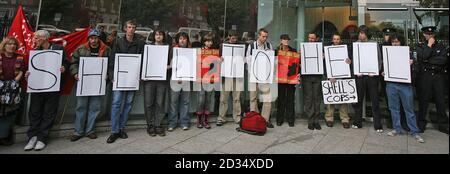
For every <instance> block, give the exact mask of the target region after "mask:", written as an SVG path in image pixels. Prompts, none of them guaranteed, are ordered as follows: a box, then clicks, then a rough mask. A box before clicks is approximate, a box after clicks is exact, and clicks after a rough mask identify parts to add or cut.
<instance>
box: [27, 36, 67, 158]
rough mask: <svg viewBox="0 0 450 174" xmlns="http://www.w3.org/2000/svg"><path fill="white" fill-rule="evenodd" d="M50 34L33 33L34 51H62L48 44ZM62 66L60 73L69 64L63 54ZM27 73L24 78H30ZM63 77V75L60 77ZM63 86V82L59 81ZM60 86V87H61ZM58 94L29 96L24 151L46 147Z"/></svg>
mask: <svg viewBox="0 0 450 174" xmlns="http://www.w3.org/2000/svg"><path fill="white" fill-rule="evenodd" d="M49 38H50V33H48V32H47V31H45V30H39V31H37V32H36V33H34V37H33V42H34V44H35V46H36V49H35V50H64V48H63V46H61V45H57V44H51V43H50V42H49ZM62 59H63V61H62V62H63V66H61V68H60V71H61V73H65V72H66V70H68V69H69V63H68V61H67V58H66V55H65V54H63V56H62ZM30 75H31V74H30V72H29V71H28V72H27V73H26V74H25V78H28V77H29V76H30ZM61 77H64V75H61ZM61 84H64V80H61ZM61 86H62V85H61ZM59 98H60V94H59V92H41V93H32V94H31V96H30V110H29V114H28V115H29V117H30V128H29V129H28V138H29V141H28V144H27V145H26V146H25V148H24V150H25V151H30V150H33V149H34V150H36V151H40V150H43V149H44V148H45V147H46V144H47V143H48V138H49V134H50V129H51V128H52V126H53V121H54V119H55V118H56V114H57V112H58V104H59Z"/></svg>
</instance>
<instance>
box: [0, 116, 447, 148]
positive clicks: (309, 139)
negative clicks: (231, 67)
mask: <svg viewBox="0 0 450 174" xmlns="http://www.w3.org/2000/svg"><path fill="white" fill-rule="evenodd" d="M322 126H323V129H322V130H321V131H311V130H308V129H307V123H306V122H305V121H298V122H297V124H296V127H294V128H289V127H288V125H287V124H284V125H283V126H282V127H277V126H276V127H275V128H274V129H269V131H268V133H267V134H266V135H265V136H262V137H259V136H252V135H247V134H243V133H239V132H237V131H236V130H235V128H236V127H237V125H235V124H232V123H228V124H226V125H224V126H223V127H216V126H215V125H213V128H212V129H210V130H206V129H197V128H195V127H192V128H191V130H189V131H183V130H180V129H177V130H175V131H174V132H167V136H166V137H150V136H148V135H147V133H146V130H145V129H133V130H128V135H129V138H128V139H126V140H123V139H119V140H117V141H116V143H114V144H106V139H107V137H108V136H109V133H106V132H105V133H99V135H98V136H99V138H98V139H96V140H90V139H88V138H83V139H81V140H79V141H78V142H75V143H72V142H70V141H69V139H68V137H65V138H56V139H52V140H51V142H50V144H49V145H48V146H47V148H46V149H45V150H44V151H41V152H35V151H32V152H25V151H23V147H24V146H25V144H26V142H18V143H16V144H15V145H13V146H11V147H4V146H0V154H449V136H448V135H447V134H443V133H440V132H438V131H436V130H428V131H427V132H426V133H425V134H423V138H424V139H425V141H426V143H424V144H419V143H417V142H416V141H415V140H414V138H412V137H411V136H409V135H406V134H404V135H401V136H398V137H389V136H387V135H386V133H387V132H388V131H390V130H385V133H383V134H378V133H376V132H375V131H374V130H373V128H372V125H370V124H365V127H364V128H363V129H357V130H355V129H348V130H346V129H343V128H342V127H341V125H340V124H338V123H336V125H335V127H333V128H328V127H326V126H325V125H324V124H323V123H322Z"/></svg>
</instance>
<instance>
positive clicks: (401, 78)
mask: <svg viewBox="0 0 450 174" xmlns="http://www.w3.org/2000/svg"><path fill="white" fill-rule="evenodd" d="M386 59H387V62H386V63H387V74H388V77H389V78H391V79H398V80H408V78H403V77H395V76H394V75H392V74H391V62H390V61H389V49H388V48H386Z"/></svg>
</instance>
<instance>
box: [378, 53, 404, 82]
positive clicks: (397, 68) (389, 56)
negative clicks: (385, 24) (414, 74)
mask: <svg viewBox="0 0 450 174" xmlns="http://www.w3.org/2000/svg"><path fill="white" fill-rule="evenodd" d="M409 50H410V49H409V47H408V46H383V62H384V80H385V81H389V82H400V83H411V65H410V64H409V61H410V59H411V57H410V56H411V55H410V53H409Z"/></svg>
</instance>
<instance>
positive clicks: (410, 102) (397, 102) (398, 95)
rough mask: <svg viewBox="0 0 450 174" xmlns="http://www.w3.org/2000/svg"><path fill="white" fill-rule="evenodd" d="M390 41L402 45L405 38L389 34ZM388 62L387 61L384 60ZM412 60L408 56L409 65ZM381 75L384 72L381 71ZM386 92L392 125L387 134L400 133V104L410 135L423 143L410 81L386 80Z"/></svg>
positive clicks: (393, 44) (395, 134)
mask: <svg viewBox="0 0 450 174" xmlns="http://www.w3.org/2000/svg"><path fill="white" fill-rule="evenodd" d="M390 41H391V43H392V46H403V45H405V39H404V38H403V37H402V36H401V35H397V34H394V35H391V37H390ZM385 63H389V62H385ZM413 63H414V60H413V59H412V56H410V61H409V65H412V64H413ZM397 66H408V65H397ZM382 74H383V76H385V75H386V74H385V73H384V72H383V73H382ZM386 94H387V97H388V100H389V102H388V103H389V110H390V111H391V116H392V122H393V125H392V127H393V128H394V130H393V131H391V132H389V133H388V135H389V136H397V135H399V134H401V132H402V131H401V129H402V126H401V123H400V108H401V107H400V106H401V105H402V106H403V109H404V111H405V113H406V121H407V123H408V126H409V129H410V130H411V132H410V133H411V135H412V136H413V137H414V138H415V140H416V141H417V142H419V143H424V142H425V141H424V140H423V138H422V137H421V136H420V135H419V132H420V130H419V128H418V127H417V120H416V115H415V113H414V94H413V89H412V85H411V83H399V82H386Z"/></svg>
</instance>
